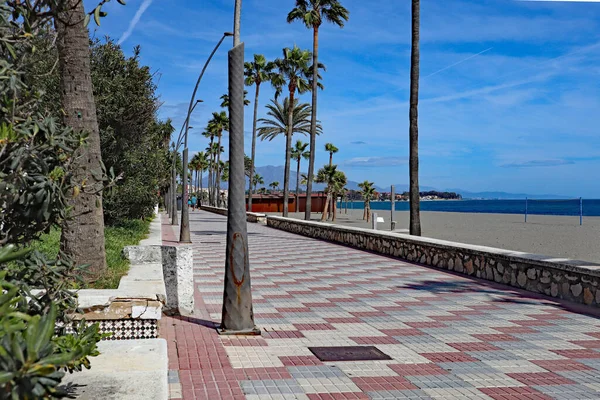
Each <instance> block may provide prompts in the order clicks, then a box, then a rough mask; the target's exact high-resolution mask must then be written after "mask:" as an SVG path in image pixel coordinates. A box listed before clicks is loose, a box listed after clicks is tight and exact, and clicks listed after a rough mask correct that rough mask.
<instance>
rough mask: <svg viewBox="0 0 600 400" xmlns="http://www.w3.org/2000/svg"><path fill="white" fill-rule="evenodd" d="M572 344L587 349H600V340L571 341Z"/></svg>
mask: <svg viewBox="0 0 600 400" xmlns="http://www.w3.org/2000/svg"><path fill="white" fill-rule="evenodd" d="M570 342H571V343H573V344H576V345H577V346H581V347H585V348H586V349H600V340H571V341H570Z"/></svg>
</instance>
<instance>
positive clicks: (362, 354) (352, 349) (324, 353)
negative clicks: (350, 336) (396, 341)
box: [308, 346, 392, 361]
mask: <svg viewBox="0 0 600 400" xmlns="http://www.w3.org/2000/svg"><path fill="white" fill-rule="evenodd" d="M308 349H309V350H310V351H311V352H312V353H313V354H314V355H315V356H317V358H318V359H319V360H321V361H367V360H391V359H392V358H391V357H390V356H388V355H387V354H385V353H383V352H382V351H381V350H379V349H378V348H376V347H375V346H339V347H309V348H308Z"/></svg>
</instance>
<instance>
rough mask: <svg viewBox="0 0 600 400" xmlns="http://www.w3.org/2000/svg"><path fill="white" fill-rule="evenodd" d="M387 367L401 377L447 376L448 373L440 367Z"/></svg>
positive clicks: (392, 365) (431, 365)
mask: <svg viewBox="0 0 600 400" xmlns="http://www.w3.org/2000/svg"><path fill="white" fill-rule="evenodd" d="M388 367H389V368H390V369H391V370H392V371H394V372H396V373H397V374H398V375H401V376H422V375H447V374H448V371H446V370H445V369H443V368H441V367H440V366H438V365H436V364H433V363H428V364H388Z"/></svg>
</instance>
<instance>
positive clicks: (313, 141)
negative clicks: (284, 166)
mask: <svg viewBox="0 0 600 400" xmlns="http://www.w3.org/2000/svg"><path fill="white" fill-rule="evenodd" d="M318 76H319V27H318V26H315V27H314V29H313V82H312V110H311V118H310V158H309V160H308V182H307V183H306V210H305V211H304V219H305V220H307V221H310V212H311V200H312V183H313V179H314V171H315V152H316V151H317V149H316V147H317V89H318V86H317V84H318V83H319V82H318Z"/></svg>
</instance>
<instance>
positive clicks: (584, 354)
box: [552, 349, 600, 358]
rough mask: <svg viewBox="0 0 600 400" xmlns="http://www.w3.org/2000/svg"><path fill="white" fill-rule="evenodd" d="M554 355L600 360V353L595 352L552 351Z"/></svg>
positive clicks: (583, 350) (584, 350) (585, 350)
mask: <svg viewBox="0 0 600 400" xmlns="http://www.w3.org/2000/svg"><path fill="white" fill-rule="evenodd" d="M552 352H553V353H556V354H559V355H561V356H563V357H567V358H600V353H599V352H597V351H594V350H587V349H582V350H552Z"/></svg>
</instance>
